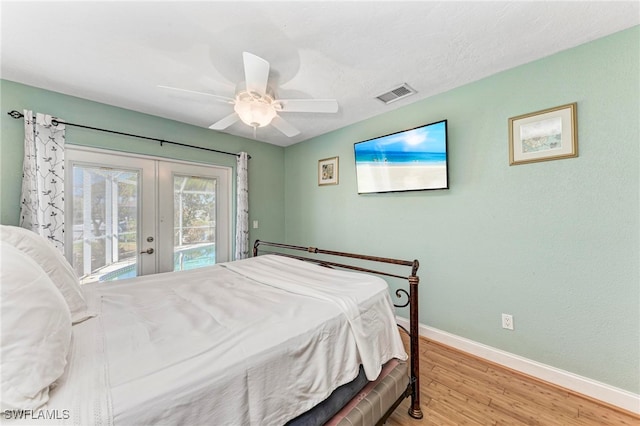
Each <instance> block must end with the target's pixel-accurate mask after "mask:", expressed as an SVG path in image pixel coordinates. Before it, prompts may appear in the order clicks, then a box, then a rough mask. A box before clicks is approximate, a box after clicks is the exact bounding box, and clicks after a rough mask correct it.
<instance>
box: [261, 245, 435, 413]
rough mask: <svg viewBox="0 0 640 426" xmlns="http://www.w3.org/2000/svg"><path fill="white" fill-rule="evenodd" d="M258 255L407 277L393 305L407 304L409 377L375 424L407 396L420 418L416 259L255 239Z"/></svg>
mask: <svg viewBox="0 0 640 426" xmlns="http://www.w3.org/2000/svg"><path fill="white" fill-rule="evenodd" d="M262 247H271V248H274V249H284V250H291V251H304V252H307V253H311V254H318V255H326V256H336V257H347V258H351V259H358V260H364V261H370V262H379V263H388V264H393V265H399V266H408V267H410V268H411V274H410V275H409V276H404V275H397V274H393V273H389V272H385V271H378V270H375V269H369V268H364V267H360V266H354V265H348V264H343V263H339V262H334V261H331V260H326V259H324V258H313V257H306V256H301V255H297V254H292V253H289V252H286V251H285V252H282V251H269V250H264V249H263V248H262ZM260 254H276V255H279V256H287V257H291V258H294V259H299V260H304V261H308V262H313V263H317V264H319V265H321V266H325V267H328V268H335V267H337V268H344V269H351V270H354V271H359V272H366V273H371V274H377V275H384V276H388V277H393V278H400V279H403V280H407V281H408V282H409V291H408V292H407V291H406V290H405V289H398V290H396V292H395V293H396V297H398V298H402V297H406V298H407V300H406V302H405V303H403V304H394V306H395V307H397V308H403V307H406V306H409V330H406V329H405V328H404V327H402V326H400V325H399V326H398V327H400V328H402V329H403V330H404V331H405V332H406V333H407V334H408V335H409V346H410V360H411V368H410V380H409V384H408V386H407V389H406V390H405V391H404V392H403V394H402V395H401V396H400V397H399V398H398V399H397V400H396V401H395V403H394V404H393V405H392V406H391V407H390V408H389V409H388V411H387V412H386V413H385V414H384V416H383V417H382V418H381V419H380V420H379V421H378V423H377V424H383V423H384V421H385V420H386V419H387V418H388V417H389V416H390V415H391V413H393V411H394V410H395V409H396V408H397V407H398V405H400V403H401V402H402V401H403V400H404V399H405V398H407V397H409V396H410V397H411V404H410V406H409V415H410V416H411V417H413V418H414V419H421V418H422V417H423V415H422V409H421V408H420V351H419V337H418V284H419V282H420V278H419V277H418V275H417V273H418V267H419V266H420V265H419V263H418V261H417V260H412V261H409V260H400V259H392V258H386V257H378V256H368V255H363V254H356V253H347V252H341V251H333V250H323V249H319V248H316V247H303V246H296V245H290V244H282V243H273V242H267V241H260V240H256V242H255V243H254V245H253V256H258V255H260Z"/></svg>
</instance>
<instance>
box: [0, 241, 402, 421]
mask: <svg viewBox="0 0 640 426" xmlns="http://www.w3.org/2000/svg"><path fill="white" fill-rule="evenodd" d="M3 250H4V245H3ZM3 253H4V251H3ZM4 266H5V265H4V264H3V267H4ZM3 285H4V284H3ZM3 290H4V289H3ZM82 296H83V297H84V301H85V303H86V307H83V309H85V310H86V312H87V313H88V315H86V316H90V315H94V314H95V316H93V317H89V318H88V319H86V318H83V319H84V320H83V321H80V322H78V323H76V324H75V325H73V326H71V325H69V327H70V328H71V330H72V331H71V335H72V338H71V342H70V344H69V348H68V353H67V355H66V357H65V359H66V361H67V363H66V366H65V367H64V372H63V373H62V376H61V377H59V378H58V379H57V380H55V382H54V383H53V385H52V386H50V389H49V391H48V401H47V402H46V405H44V406H40V407H29V408H32V409H39V410H40V411H39V413H41V412H42V411H43V410H44V412H45V413H47V414H48V415H49V416H50V417H51V416H52V414H53V416H54V417H56V418H55V419H54V420H55V422H58V423H63V424H76V425H90V424H96V425H116V426H118V425H134V424H216V425H280V424H284V423H286V422H287V421H288V420H290V419H293V418H294V417H296V416H298V415H299V414H301V413H303V412H305V411H307V410H309V409H310V408H312V407H313V406H315V405H316V404H318V403H319V402H321V401H323V400H324V399H326V398H327V397H328V396H329V394H330V393H331V392H332V391H333V390H334V389H335V388H336V387H338V386H340V385H342V384H345V383H347V382H349V381H351V380H352V379H354V378H355V377H356V375H357V374H358V370H359V366H360V365H362V366H363V367H364V371H365V373H366V375H367V378H368V379H369V380H374V379H376V378H377V377H378V374H379V373H380V369H381V366H382V364H384V363H385V362H387V361H388V360H390V359H392V358H397V359H400V360H405V359H406V358H407V355H406V353H405V351H404V348H403V344H402V341H401V339H400V336H399V333H398V330H397V328H396V326H395V318H394V314H393V305H392V303H391V300H390V296H389V290H388V286H387V284H386V282H385V281H384V280H382V279H381V278H377V277H375V276H372V275H368V274H361V273H354V272H345V271H339V270H333V269H328V268H323V267H321V266H318V265H314V264H309V263H306V262H302V261H299V260H295V259H290V258H286V257H280V256H269V255H267V256H260V257H254V258H251V259H246V260H242V261H236V262H230V263H226V264H220V265H216V266H212V267H207V268H202V269H196V270H193V271H184V272H175V273H165V274H157V275H153V276H146V277H139V278H134V279H130V280H123V281H121V282H118V283H100V284H90V285H87V286H84V287H83V288H82ZM3 315H4V312H3ZM3 374H4V372H3ZM3 401H4V399H3ZM5 408H7V407H5V406H3V409H5ZM9 408H16V407H9ZM25 408H26V407H25ZM36 411H37V410H36ZM34 418H35V419H36V420H42V423H43V424H52V422H53V421H52V420H51V419H38V418H37V417H34V415H31V416H30V418H29V419H28V421H26V422H27V423H29V424H33V423H34ZM5 420H6V416H5ZM18 423H21V422H18Z"/></svg>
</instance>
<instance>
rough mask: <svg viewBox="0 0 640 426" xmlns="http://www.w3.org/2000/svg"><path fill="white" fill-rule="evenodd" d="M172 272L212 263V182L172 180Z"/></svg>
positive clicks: (214, 247)
mask: <svg viewBox="0 0 640 426" xmlns="http://www.w3.org/2000/svg"><path fill="white" fill-rule="evenodd" d="M173 206H174V208H173V237H174V238H173V242H174V251H173V266H174V268H173V270H174V271H185V270H188V269H195V268H200V267H203V266H208V265H213V264H215V263H216V179H215V178H205V177H197V176H181V175H174V177H173Z"/></svg>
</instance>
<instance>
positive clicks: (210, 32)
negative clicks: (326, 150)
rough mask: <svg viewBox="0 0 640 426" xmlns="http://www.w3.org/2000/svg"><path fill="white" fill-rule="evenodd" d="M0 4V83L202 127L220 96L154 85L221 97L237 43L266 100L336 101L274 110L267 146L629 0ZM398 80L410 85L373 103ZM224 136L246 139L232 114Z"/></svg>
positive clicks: (364, 111)
mask: <svg viewBox="0 0 640 426" xmlns="http://www.w3.org/2000/svg"><path fill="white" fill-rule="evenodd" d="M0 14H1V23H2V29H1V37H2V50H1V60H2V61H1V68H0V77H2V78H4V79H7V80H12V81H16V82H20V83H24V84H28V85H31V86H36V87H41V88H44V89H48V90H53V91H56V92H61V93H65V94H68V95H73V96H78V97H81V98H85V99H90V100H93V101H97V102H102V103H105V104H109V105H115V106H118V107H122V108H128V109H131V110H135V111H140V112H144V113H147V114H152V115H156V116H160V117H165V118H169V119H173V120H177V121H181V122H185V123H189V124H193V125H196V126H202V127H208V126H209V125H210V124H212V123H213V122H215V121H217V120H219V119H220V118H223V117H224V116H226V115H228V114H229V113H231V112H232V106H231V105H226V104H223V103H220V102H216V101H212V100H211V99H208V98H207V97H205V96H195V95H185V94H181V93H179V92H172V91H168V90H163V89H160V88H158V87H157V86H158V85H168V86H174V87H181V88H184V89H189V90H195V91H202V92H208V93H213V94H219V95H224V96H230V97H232V96H233V94H234V91H235V85H236V83H238V82H240V81H241V80H243V75H244V74H243V67H242V52H243V51H248V52H251V53H254V54H256V55H258V56H260V57H262V58H264V59H266V60H267V61H269V62H270V63H271V74H270V80H271V81H272V82H273V83H275V84H276V92H277V95H278V97H280V98H289V99H291V98H335V99H337V100H338V103H339V105H340V109H339V112H338V113H337V114H307V113H288V114H286V115H285V114H284V113H283V114H282V115H283V117H284V118H285V119H286V120H287V121H289V122H290V123H291V124H292V125H294V126H295V127H297V128H298V129H299V130H300V131H301V134H300V135H298V136H296V137H294V138H287V137H285V136H284V135H283V134H281V133H280V132H278V131H277V130H275V129H273V128H271V127H266V128H261V129H258V131H257V137H256V139H258V140H260V141H264V142H268V143H272V144H275V145H280V146H287V145H291V144H293V143H297V142H300V141H303V140H306V139H309V138H312V137H314V136H317V135H320V134H323V133H326V132H329V131H331V130H335V129H338V128H340V127H344V126H346V125H349V124H352V123H355V122H358V121H361V120H364V119H366V118H369V117H373V116H376V115H379V114H382V113H385V112H387V111H390V110H392V109H395V108H398V107H401V106H404V105H407V104H409V103H412V102H415V101H417V100H420V99H424V98H426V97H429V96H432V95H434V94H437V93H441V92H444V91H446V90H449V89H452V88H454V87H457V86H461V85H463V84H466V83H469V82H472V81H475V80H478V79H481V78H483V77H486V76H488V75H491V74H495V73H497V72H499V71H502V70H505V69H509V68H512V67H515V66H517V65H520V64H524V63H527V62H530V61H533V60H535V59H538V58H541V57H544V56H548V55H550V54H553V53H555V52H558V51H561V50H564V49H568V48H571V47H573V46H576V45H579V44H582V43H585V42H588V41H590V40H594V39H597V38H600V37H603V36H605V35H608V34H610V33H613V32H616V31H619V30H622V29H625V28H628V27H631V26H634V25H638V24H639V23H640V12H639V2H638V1H631V2H610V1H605V2H590V1H588V2H585V1H581V2H579V1H573V2H540V1H537V2H514V1H509V2H507V1H505V2H487V1H482V2H444V1H413V2H400V1H386V2H367V1H351V2H336V1H323V2H300V1H298V2H266V1H261V2H244V1H234V2H210V1H209V2H178V1H165V2H148V1H146V2H113V1H110V2H93V1H85V2H57V1H48V2H29V1H19V2H7V1H2V3H1V9H0ZM405 82H406V83H408V84H409V85H410V86H411V87H413V88H414V89H416V90H417V91H418V93H417V95H413V96H411V97H409V98H406V99H403V100H400V101H397V102H395V103H392V104H389V105H384V104H382V103H381V102H380V101H378V100H376V99H375V97H376V96H377V95H379V94H381V93H383V92H386V91H388V90H390V89H393V88H395V87H396V86H398V85H400V84H402V83H405ZM2 113H6V112H5V111H3V112H2ZM79 124H87V125H91V119H90V117H87V118H86V119H85V121H84V122H83V123H79ZM116 130H117V129H116ZM211 132H214V131H213V130H211ZM226 132H227V133H230V134H234V135H238V136H243V137H247V138H253V131H252V129H251V128H250V127H248V126H246V125H244V124H242V123H241V122H238V123H236V124H234V125H233V126H231V127H230V128H228V129H227V130H226Z"/></svg>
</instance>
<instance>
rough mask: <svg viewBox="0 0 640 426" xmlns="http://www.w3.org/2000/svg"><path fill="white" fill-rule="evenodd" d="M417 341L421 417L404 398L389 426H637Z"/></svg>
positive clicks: (634, 420)
mask: <svg viewBox="0 0 640 426" xmlns="http://www.w3.org/2000/svg"><path fill="white" fill-rule="evenodd" d="M420 339H421V340H420V388H421V389H422V392H421V400H420V405H421V407H422V412H423V414H424V418H423V419H421V420H415V419H412V418H411V417H409V415H408V414H407V409H408V408H409V402H408V400H405V402H403V403H402V405H400V406H399V407H398V409H397V410H396V411H395V412H394V413H393V415H392V416H391V417H390V418H389V419H388V420H387V425H388V426H422V425H514V426H518V425H554V426H555V425H558V426H560V425H561V426H567V425H580V426H585V425H594V426H595V425H598V426H600V425H636V426H638V425H640V416H637V417H636V416H634V415H632V414H627V413H626V412H623V411H621V410H616V409H613V408H611V407H609V406H606V405H605V404H600V403H597V402H595V401H593V400H591V399H588V398H586V397H582V396H579V395H576V394H573V393H572V392H570V391H568V390H566V389H562V388H559V387H556V386H554V385H551V384H548V383H545V382H542V381H539V380H537V379H534V378H532V377H529V376H526V375H523V374H520V373H518V372H515V371H513V370H510V369H508V368H504V367H501V366H499V365H497V364H494V363H491V362H488V361H485V360H482V359H480V358H477V357H475V356H473V355H469V354H466V353H464V352H460V351H458V350H456V349H453V348H450V347H447V346H443V345H440V344H438V343H435V342H432V341H429V340H427V339H425V338H422V337H421V338H420ZM405 345H406V343H405Z"/></svg>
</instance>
